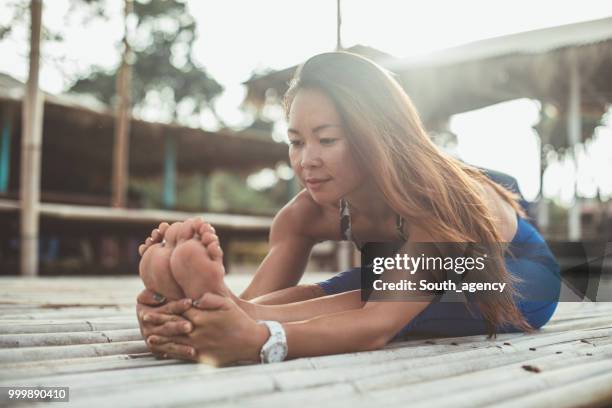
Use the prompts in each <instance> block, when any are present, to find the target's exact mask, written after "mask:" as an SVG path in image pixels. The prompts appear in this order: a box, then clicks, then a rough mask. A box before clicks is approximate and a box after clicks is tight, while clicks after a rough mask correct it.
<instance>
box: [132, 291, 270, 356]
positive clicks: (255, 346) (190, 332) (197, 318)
mask: <svg viewBox="0 0 612 408" xmlns="http://www.w3.org/2000/svg"><path fill="white" fill-rule="evenodd" d="M136 314H137V317H138V323H139V325H140V332H141V333H142V336H143V338H144V339H145V340H146V343H147V346H148V348H149V350H150V351H151V352H152V353H153V354H154V355H155V356H157V357H158V358H176V359H181V360H189V361H196V362H201V363H206V364H210V365H213V366H224V365H228V364H232V363H235V362H239V361H259V351H260V350H261V346H262V345H263V344H264V342H265V341H266V339H267V338H268V336H269V333H268V330H267V328H266V327H265V326H263V325H261V324H258V323H257V322H256V321H255V320H254V319H252V318H251V317H250V316H249V315H248V314H247V313H246V312H244V311H243V310H242V309H241V308H240V307H239V306H238V305H237V304H236V303H235V302H234V301H233V300H232V299H231V298H229V297H224V296H220V295H217V294H215V293H210V292H209V293H205V294H204V295H203V296H202V297H200V298H199V299H196V300H195V301H192V300H191V299H179V300H173V301H165V299H163V297H161V296H159V295H156V294H155V293H154V292H152V291H150V290H147V289H145V290H143V291H142V292H141V293H140V294H139V295H138V298H137V305H136Z"/></svg>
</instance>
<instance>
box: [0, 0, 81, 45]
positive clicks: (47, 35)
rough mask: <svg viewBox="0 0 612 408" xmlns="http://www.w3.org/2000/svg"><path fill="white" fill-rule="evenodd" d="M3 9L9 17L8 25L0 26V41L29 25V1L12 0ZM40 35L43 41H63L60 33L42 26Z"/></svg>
mask: <svg viewBox="0 0 612 408" xmlns="http://www.w3.org/2000/svg"><path fill="white" fill-rule="evenodd" d="M73 1H75V0H73ZM79 1H80V0H79ZM5 7H6V8H7V9H9V10H10V11H11V17H10V18H9V19H8V21H9V23H8V24H7V25H3V24H0V41H2V40H4V39H5V38H8V37H9V36H10V35H11V33H12V32H13V31H14V30H15V29H16V28H17V27H19V26H21V25H25V24H29V23H30V1H29V0H13V1H10V2H7V3H6V5H5ZM28 30H29V27H28ZM41 35H42V39H43V41H52V42H53V41H62V40H63V39H64V37H63V36H62V34H61V33H60V32H57V31H51V30H49V29H48V28H47V27H45V26H44V25H43V27H42V33H41Z"/></svg>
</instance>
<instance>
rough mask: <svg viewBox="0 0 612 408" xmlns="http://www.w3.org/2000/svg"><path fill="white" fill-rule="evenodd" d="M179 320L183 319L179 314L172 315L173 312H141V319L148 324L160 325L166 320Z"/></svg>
mask: <svg viewBox="0 0 612 408" xmlns="http://www.w3.org/2000/svg"><path fill="white" fill-rule="evenodd" d="M179 320H184V319H183V318H182V317H181V316H178V315H174V314H164V313H157V312H144V313H142V321H143V322H146V323H149V324H155V325H160V324H164V323H167V322H175V321H179Z"/></svg>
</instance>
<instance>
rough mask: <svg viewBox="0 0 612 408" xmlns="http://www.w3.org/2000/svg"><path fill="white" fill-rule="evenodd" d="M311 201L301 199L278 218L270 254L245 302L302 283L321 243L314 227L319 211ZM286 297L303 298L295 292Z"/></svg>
mask: <svg viewBox="0 0 612 408" xmlns="http://www.w3.org/2000/svg"><path fill="white" fill-rule="evenodd" d="M308 201H309V200H308V199H306V198H304V197H303V196H302V197H299V196H298V197H296V199H294V200H293V201H291V202H290V203H289V204H287V205H286V206H285V207H284V208H283V209H282V210H280V211H279V213H278V214H277V215H276V217H274V221H273V222H272V227H271V229H270V251H269V252H268V254H267V255H266V257H265V259H264V260H263V262H262V263H261V265H260V266H259V268H258V269H257V272H255V276H254V277H253V280H252V281H251V283H250V284H249V286H248V287H247V288H246V290H245V291H244V292H243V293H242V294H241V295H240V298H241V299H245V300H252V299H254V298H257V297H260V296H262V295H265V294H268V293H271V292H275V291H279V290H282V289H285V288H289V287H293V286H295V285H296V284H297V283H298V282H299V281H300V279H301V277H302V275H303V274H304V269H305V268H306V263H307V262H308V257H309V256H310V251H311V250H312V247H313V246H314V244H315V243H316V241H317V240H316V239H315V238H314V235H316V233H314V234H313V232H312V225H313V224H315V223H316V221H317V220H318V219H320V214H319V210H318V209H317V208H316V207H315V206H314V205H313V204H312V203H310V202H308ZM320 238H321V239H322V237H320ZM283 295H284V296H287V297H288V299H286V300H284V301H295V300H298V299H300V297H299V296H298V297H295V295H296V293H295V292H290V293H289V294H287V293H285V294H283ZM301 295H303V293H302V294H301ZM268 300H269V299H268ZM260 301H261V300H260ZM273 302H274V303H277V302H278V303H280V302H279V301H273Z"/></svg>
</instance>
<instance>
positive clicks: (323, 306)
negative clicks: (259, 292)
mask: <svg viewBox="0 0 612 408" xmlns="http://www.w3.org/2000/svg"><path fill="white" fill-rule="evenodd" d="M290 289H291V288H290ZM287 290H289V289H287ZM364 304H365V302H363V301H362V300H361V290H359V289H357V290H352V291H349V292H344V293H338V294H335V295H329V296H322V297H317V298H313V299H307V300H303V301H299V302H293V303H288V304H279V305H262V304H254V303H252V302H244V303H243V304H239V305H240V307H241V308H242V309H243V310H244V311H246V312H247V314H248V315H249V316H251V317H252V318H253V319H255V320H276V321H279V322H295V321H301V320H307V319H311V318H314V317H317V316H321V315H324V314H331V313H336V312H342V311H346V310H351V309H360V308H362V307H363V305H364Z"/></svg>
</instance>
